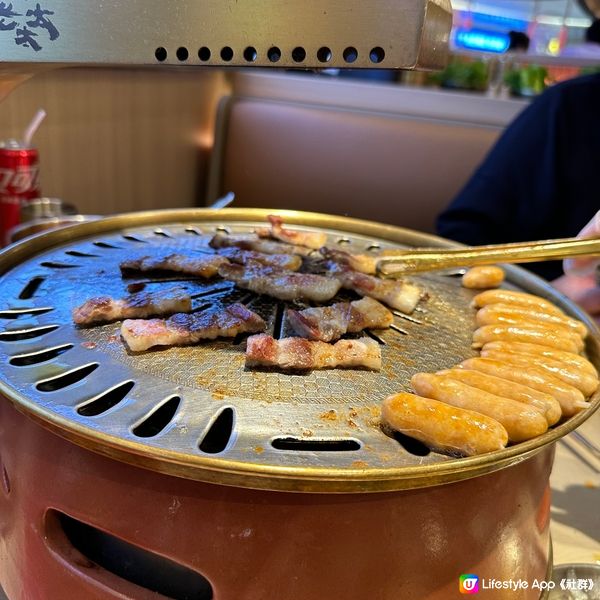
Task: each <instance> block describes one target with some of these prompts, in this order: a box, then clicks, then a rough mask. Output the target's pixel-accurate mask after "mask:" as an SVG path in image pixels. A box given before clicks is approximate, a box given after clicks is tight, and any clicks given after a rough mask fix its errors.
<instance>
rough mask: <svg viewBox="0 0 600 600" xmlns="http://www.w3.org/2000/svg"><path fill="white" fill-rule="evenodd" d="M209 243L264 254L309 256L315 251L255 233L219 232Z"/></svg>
mask: <svg viewBox="0 0 600 600" xmlns="http://www.w3.org/2000/svg"><path fill="white" fill-rule="evenodd" d="M209 245H210V247H211V248H230V247H234V248H241V249H242V250H254V251H255V252H263V253H264V254H297V255H299V256H308V255H309V254H310V253H311V252H314V251H313V250H311V249H310V248H305V247H304V246H296V245H293V244H284V243H283V242H273V241H271V240H263V239H261V238H259V237H258V236H257V235H255V234H253V233H250V234H240V235H226V234H224V233H217V234H216V235H214V236H213V238H212V240H210V242H209Z"/></svg>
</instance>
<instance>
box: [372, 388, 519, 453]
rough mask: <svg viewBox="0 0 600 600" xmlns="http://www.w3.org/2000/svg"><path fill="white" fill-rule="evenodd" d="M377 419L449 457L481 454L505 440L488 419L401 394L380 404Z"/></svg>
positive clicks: (496, 424)
mask: <svg viewBox="0 0 600 600" xmlns="http://www.w3.org/2000/svg"><path fill="white" fill-rule="evenodd" d="M381 418H382V421H383V423H384V424H385V425H387V426H388V427H391V428H392V429H395V430H396V431H400V432H402V433H404V434H406V435H409V436H411V437H413V438H416V439H417V440H419V441H421V442H423V443H424V444H426V445H427V446H429V447H430V448H432V449H434V450H439V451H440V452H445V453H449V454H459V455H462V456H472V455H474V454H484V453H485V452H492V451H494V450H500V449H502V448H504V446H506V443H507V441H508V434H507V433H506V429H504V427H502V425H500V423H498V421H495V420H494V419H491V418H490V417H486V416H485V415H482V414H479V413H476V412H473V411H470V410H463V409H461V408H455V407H454V406H449V405H448V404H444V403H443V402H438V401H437V400H430V399H429V398H421V397H420V396H415V395H414V394H407V393H404V392H403V393H400V394H394V395H393V396H389V397H388V398H386V399H385V400H384V401H383V406H382V410H381Z"/></svg>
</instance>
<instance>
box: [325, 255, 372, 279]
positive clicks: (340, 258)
mask: <svg viewBox="0 0 600 600" xmlns="http://www.w3.org/2000/svg"><path fill="white" fill-rule="evenodd" d="M321 254H322V255H323V256H324V257H325V258H326V259H328V260H331V261H333V262H334V263H336V264H338V265H340V266H341V267H345V268H347V269H352V270H353V271H358V272H359V273H366V274H367V275H376V274H377V261H378V260H379V258H381V257H380V256H370V255H368V254H351V253H350V252H346V251H345V250H338V249H336V248H321Z"/></svg>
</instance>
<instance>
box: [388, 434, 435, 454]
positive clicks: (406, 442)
mask: <svg viewBox="0 0 600 600" xmlns="http://www.w3.org/2000/svg"><path fill="white" fill-rule="evenodd" d="M394 439H395V440H396V441H397V442H398V443H399V444H400V445H401V446H402V447H403V448H404V449H405V450H406V451H407V452H408V453H409V454H413V455H414V456H427V455H429V454H430V453H431V450H430V449H429V448H428V447H427V446H426V445H425V444H424V443H423V442H420V441H419V440H416V439H415V438H413V437H410V436H408V435H404V434H403V433H400V432H399V431H395V432H394Z"/></svg>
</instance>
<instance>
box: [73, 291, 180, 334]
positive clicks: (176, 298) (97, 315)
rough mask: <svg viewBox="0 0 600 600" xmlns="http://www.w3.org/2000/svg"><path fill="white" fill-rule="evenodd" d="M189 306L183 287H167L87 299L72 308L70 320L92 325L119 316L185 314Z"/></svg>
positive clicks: (117, 318) (138, 316) (120, 317)
mask: <svg viewBox="0 0 600 600" xmlns="http://www.w3.org/2000/svg"><path fill="white" fill-rule="evenodd" d="M191 309H192V299H191V297H190V295H189V294H188V293H187V292H186V290H184V289H181V288H171V289H167V290H161V291H158V292H138V293H136V294H131V295H129V296H126V297H125V298H111V297H110V296H98V297H96V298H90V299H89V300H87V301H86V302H84V303H83V304H82V305H81V306H79V307H77V308H75V309H74V310H73V321H74V322H75V323H76V324H77V325H92V324H94V323H106V322H109V321H118V320H120V319H131V318H140V319H143V318H146V317H151V316H154V315H172V314H173V313H185V312H189V311H190V310H191Z"/></svg>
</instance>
